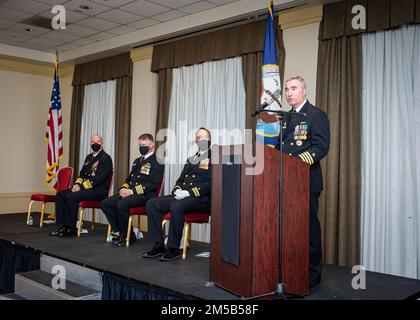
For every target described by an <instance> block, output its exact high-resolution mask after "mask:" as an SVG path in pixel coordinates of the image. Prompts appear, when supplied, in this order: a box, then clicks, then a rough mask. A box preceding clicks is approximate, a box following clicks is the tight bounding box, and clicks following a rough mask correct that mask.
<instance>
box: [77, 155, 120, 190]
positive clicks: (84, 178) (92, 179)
mask: <svg viewBox="0 0 420 320" xmlns="http://www.w3.org/2000/svg"><path fill="white" fill-rule="evenodd" d="M111 174H112V159H111V157H110V156H109V154H107V153H106V152H105V151H104V150H101V151H100V152H99V153H98V154H97V155H96V157H94V156H93V153H90V154H88V155H87V157H86V159H85V162H84V164H83V167H82V169H81V170H80V174H79V177H78V178H77V179H76V181H75V184H77V185H79V186H80V189H81V190H89V189H102V190H103V191H105V192H108V189H109V179H110V177H111Z"/></svg>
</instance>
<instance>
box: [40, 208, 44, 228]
mask: <svg viewBox="0 0 420 320" xmlns="http://www.w3.org/2000/svg"><path fill="white" fill-rule="evenodd" d="M44 212H45V202H43V203H42V207H41V218H40V221H39V227H40V228H42V226H43V225H44Z"/></svg>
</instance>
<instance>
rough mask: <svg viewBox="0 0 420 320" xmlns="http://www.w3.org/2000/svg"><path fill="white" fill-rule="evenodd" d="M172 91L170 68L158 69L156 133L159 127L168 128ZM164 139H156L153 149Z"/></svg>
mask: <svg viewBox="0 0 420 320" xmlns="http://www.w3.org/2000/svg"><path fill="white" fill-rule="evenodd" d="M171 92H172V69H170V68H168V69H162V70H159V79H158V106H157V115H156V134H157V133H158V132H159V130H160V129H166V128H168V120H169V104H170V102H171ZM164 142H165V141H156V143H155V150H157V148H159V146H160V145H161V144H163V143H164Z"/></svg>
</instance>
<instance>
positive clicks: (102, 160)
mask: <svg viewBox="0 0 420 320" xmlns="http://www.w3.org/2000/svg"><path fill="white" fill-rule="evenodd" d="M90 146H91V148H92V151H93V152H92V153H90V154H88V155H87V157H86V159H85V162H84V164H83V167H82V169H81V170H80V174H79V177H77V179H76V180H75V182H74V184H73V187H72V188H71V189H68V190H63V191H60V192H58V193H57V198H56V202H55V212H56V216H57V223H58V224H59V225H61V226H60V227H59V228H58V229H57V230H55V231H53V232H51V233H50V236H58V237H69V236H75V235H76V234H77V229H76V222H77V213H78V208H79V202H81V201H101V200H102V199H105V198H106V197H107V195H108V189H109V179H110V178H111V174H112V159H111V157H110V156H109V154H107V153H106V152H105V151H104V150H103V148H102V146H103V140H102V137H101V136H99V135H94V136H92V137H91V138H90Z"/></svg>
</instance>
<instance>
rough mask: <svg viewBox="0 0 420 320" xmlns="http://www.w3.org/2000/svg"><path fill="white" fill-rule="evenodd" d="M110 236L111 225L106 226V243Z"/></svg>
mask: <svg viewBox="0 0 420 320" xmlns="http://www.w3.org/2000/svg"><path fill="white" fill-rule="evenodd" d="M110 236H111V225H110V224H108V231H107V232H106V242H108V240H109V237H110Z"/></svg>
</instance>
